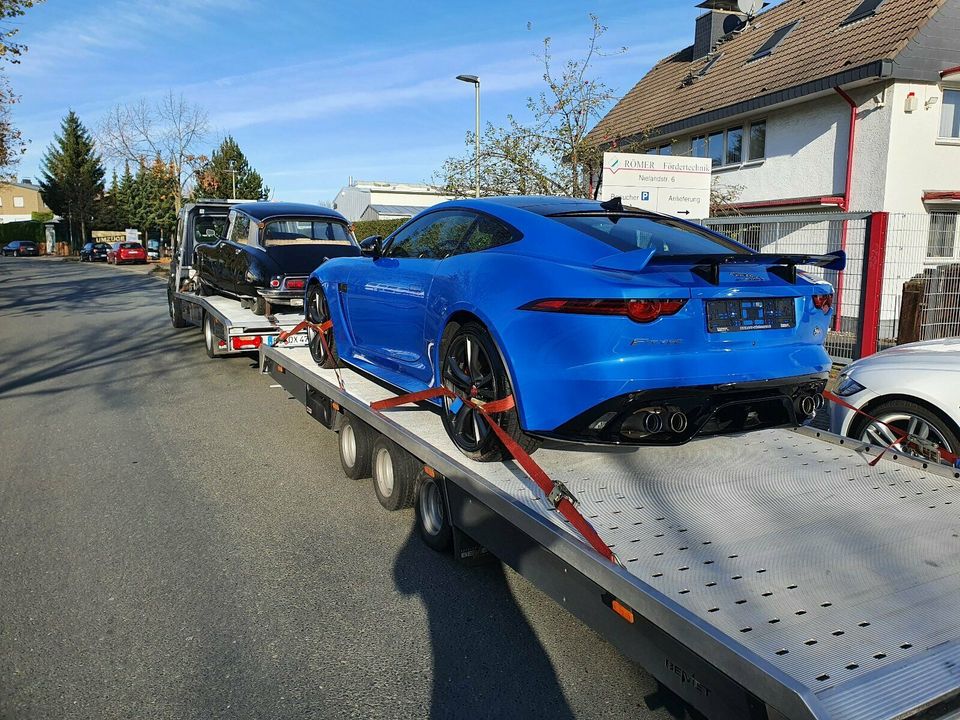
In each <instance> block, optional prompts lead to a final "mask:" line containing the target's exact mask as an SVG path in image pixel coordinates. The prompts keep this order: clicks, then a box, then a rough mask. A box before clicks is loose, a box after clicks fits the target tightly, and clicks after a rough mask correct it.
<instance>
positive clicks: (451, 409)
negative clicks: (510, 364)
mask: <svg viewBox="0 0 960 720" xmlns="http://www.w3.org/2000/svg"><path fill="white" fill-rule="evenodd" d="M440 363H441V364H440V372H441V382H442V383H443V386H444V387H445V388H447V389H448V390H452V391H453V392H455V393H456V394H457V395H459V396H460V397H469V398H476V399H478V400H481V401H484V402H490V401H492V400H501V399H503V398H505V397H507V396H508V395H510V394H511V393H512V392H513V391H512V389H511V387H510V378H509V377H508V376H507V371H506V368H505V367H504V365H503V361H502V360H501V358H500V353H499V351H498V350H497V346H496V345H495V344H494V342H493V339H492V338H491V337H490V334H489V333H488V332H487V330H486V328H484V327H483V326H482V325H480V324H479V323H476V322H467V323H464V324H463V325H459V324H458V323H451V324H450V325H448V326H447V329H446V331H445V332H444V334H443V340H442V341H441V343H440ZM491 418H492V419H493V420H494V422H496V423H497V425H499V426H500V427H501V428H503V430H505V431H506V433H507V435H509V436H510V438H511V439H513V440H514V441H516V442H517V443H518V444H519V445H520V447H522V448H523V449H524V450H526V451H527V452H528V453H532V452H533V451H534V450H536V448H537V441H536V440H535V439H534V438H532V437H530V436H529V435H526V434H525V433H524V432H523V430H522V429H521V428H520V418H519V416H518V415H517V409H516V408H512V409H510V410H507V411H506V412H502V413H496V414H495V415H492V416H491ZM443 427H444V428H445V429H446V431H447V434H448V435H449V436H450V439H451V440H453V442H454V444H455V445H456V446H457V447H458V448H459V449H460V451H461V452H462V453H463V454H464V455H466V456H467V457H468V458H470V459H471V460H477V461H479V462H496V461H499V460H503V459H504V458H507V457H510V453H508V452H507V451H506V448H504V447H503V445H502V444H501V443H500V440H499V439H498V438H497V436H496V435H495V434H494V432H493V430H492V429H491V428H490V426H489V425H488V424H487V421H486V420H485V419H484V417H483V416H482V415H481V414H480V412H479V411H478V410H476V409H474V408H473V406H471V405H470V404H469V403H465V402H463V401H462V400H460V399H459V398H458V399H450V398H444V400H443Z"/></svg>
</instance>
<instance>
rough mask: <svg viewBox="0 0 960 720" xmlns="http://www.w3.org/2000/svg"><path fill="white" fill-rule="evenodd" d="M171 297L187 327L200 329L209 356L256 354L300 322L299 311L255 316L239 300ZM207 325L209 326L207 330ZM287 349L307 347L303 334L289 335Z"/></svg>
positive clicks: (188, 294)
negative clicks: (262, 346) (177, 305)
mask: <svg viewBox="0 0 960 720" xmlns="http://www.w3.org/2000/svg"><path fill="white" fill-rule="evenodd" d="M174 298H175V300H176V302H177V303H179V307H180V311H181V313H182V316H183V319H184V321H186V323H187V324H190V325H195V326H196V327H198V328H201V329H202V330H203V333H204V343H205V345H206V348H207V354H208V355H209V356H210V357H220V356H224V355H237V354H239V353H244V352H256V351H257V350H258V349H259V348H260V346H261V345H270V344H272V343H273V342H275V339H276V337H277V335H279V334H280V333H281V332H283V331H290V330H292V329H293V328H294V327H295V326H296V325H297V323H299V322H300V321H301V320H303V311H302V310H300V309H298V308H289V309H288V308H284V310H286V312H277V313H272V314H269V315H257V314H256V313H255V312H253V310H251V309H249V308H245V307H243V305H241V303H240V301H238V300H234V299H232V298H228V297H224V296H222V295H208V296H203V295H197V294H195V293H192V292H178V293H175V294H174ZM208 323H209V327H208ZM284 344H285V346H287V347H299V346H304V345H306V344H307V335H306V333H305V332H302V333H297V334H296V335H291V336H290V337H289V338H287V340H286V342H285V343H284Z"/></svg>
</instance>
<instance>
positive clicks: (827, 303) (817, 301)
mask: <svg viewBox="0 0 960 720" xmlns="http://www.w3.org/2000/svg"><path fill="white" fill-rule="evenodd" d="M813 306H814V307H815V308H817V309H818V310H823V314H824V315H827V314H829V312H830V310H831V308H833V293H830V294H829V295H814V296H813Z"/></svg>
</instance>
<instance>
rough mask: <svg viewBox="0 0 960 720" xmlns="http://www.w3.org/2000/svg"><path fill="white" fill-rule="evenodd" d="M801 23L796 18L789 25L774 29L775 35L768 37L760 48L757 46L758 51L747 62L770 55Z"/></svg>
mask: <svg viewBox="0 0 960 720" xmlns="http://www.w3.org/2000/svg"><path fill="white" fill-rule="evenodd" d="M799 24H800V21H799V20H794V21H793V22H792V23H790V24H789V25H784V26H783V27H782V28H777V29H776V30H774V31H773V35H771V36H770V37H768V38H767V41H766V42H765V43H764V44H763V45H761V46H760V47H759V48H757V51H756V52H755V53H754V54H753V56H752V57H751V58H750V59H749V60H747V62H752V61H754V60H759V59H760V58H764V57H766V56H767V55H770V54H771V53H772V52H773V51H774V50H775V49H776V47H777V45H779V44H780V43H782V42H783V40H784V38H786V37H787V35H789V34H790V33H791V32H792V31H793V29H794V28H795V27H796V26H797V25H799Z"/></svg>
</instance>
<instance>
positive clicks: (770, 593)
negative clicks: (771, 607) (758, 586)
mask: <svg viewBox="0 0 960 720" xmlns="http://www.w3.org/2000/svg"><path fill="white" fill-rule="evenodd" d="M771 595H773V593H772V592H770V591H769V590H767V591H766V592H765V593H760V597H770V596H771Z"/></svg>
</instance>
